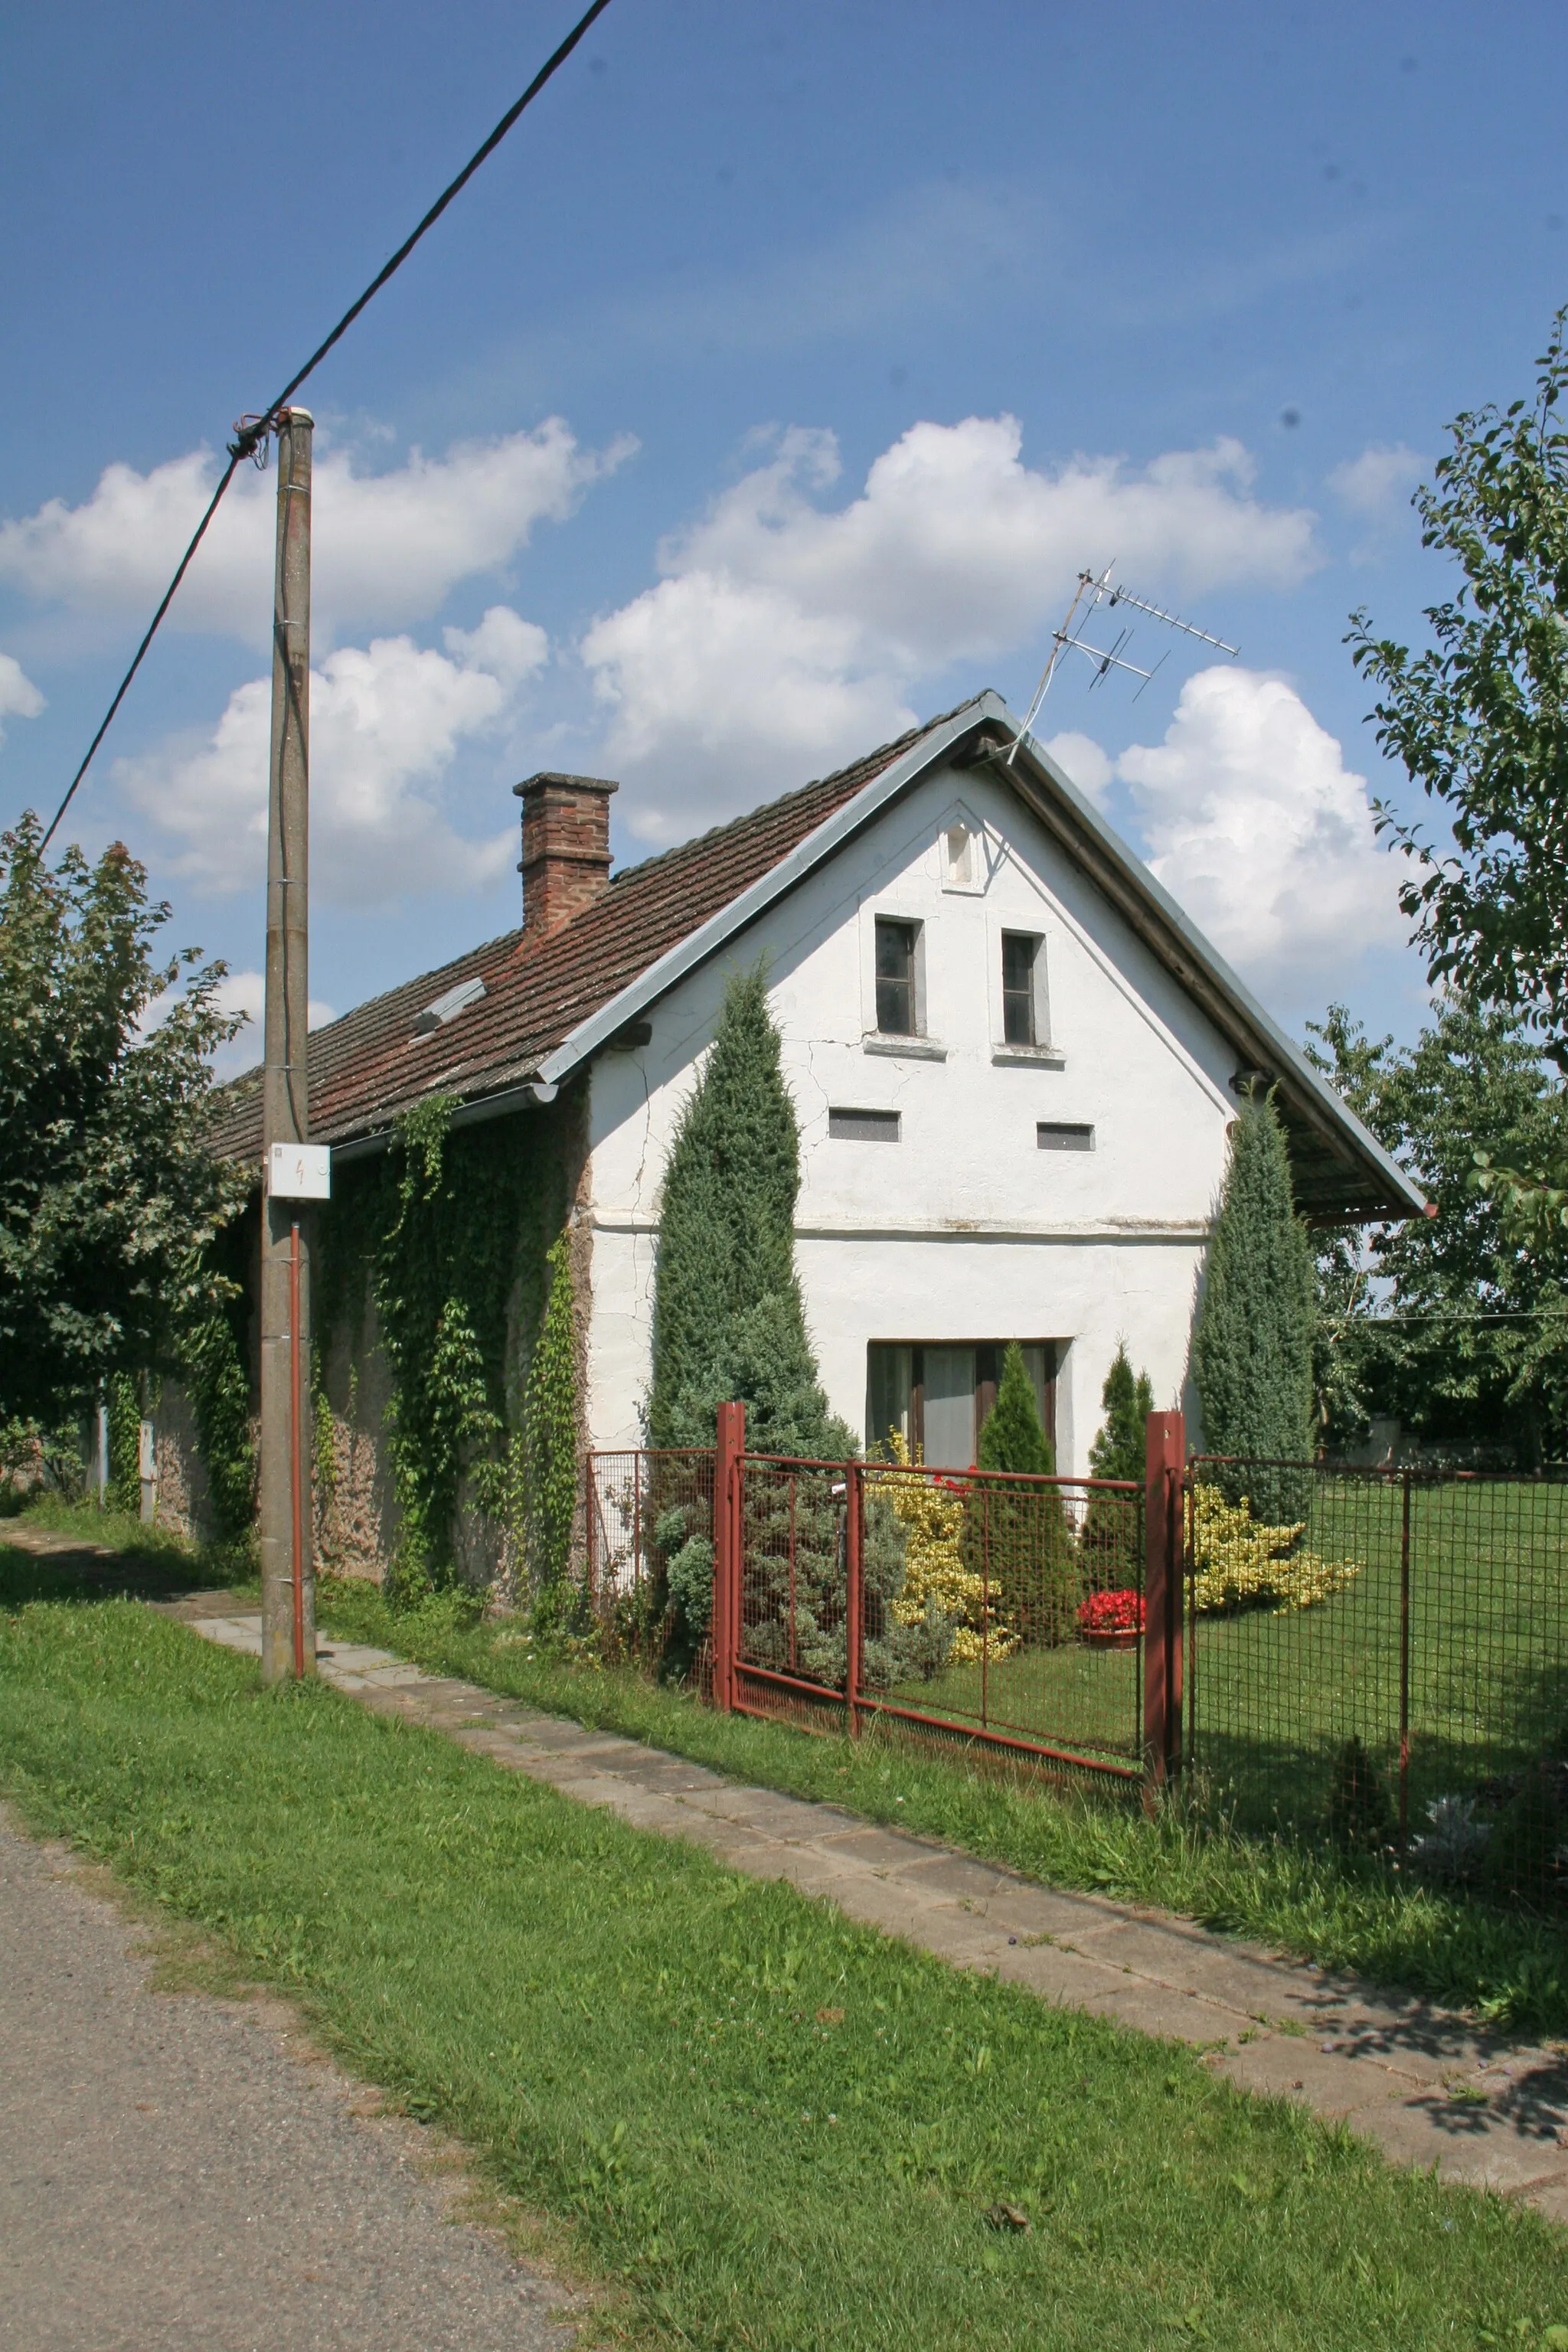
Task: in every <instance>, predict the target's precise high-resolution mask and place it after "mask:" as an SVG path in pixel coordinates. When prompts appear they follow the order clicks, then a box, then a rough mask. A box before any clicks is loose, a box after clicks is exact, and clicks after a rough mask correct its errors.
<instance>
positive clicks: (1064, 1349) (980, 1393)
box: [865, 1337, 1072, 1469]
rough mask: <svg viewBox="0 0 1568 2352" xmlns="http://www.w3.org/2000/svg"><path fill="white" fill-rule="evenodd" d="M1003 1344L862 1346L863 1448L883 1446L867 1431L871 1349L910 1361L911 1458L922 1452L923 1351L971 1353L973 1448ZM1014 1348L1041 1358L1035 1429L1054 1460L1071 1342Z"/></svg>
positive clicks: (876, 1342) (883, 1342)
mask: <svg viewBox="0 0 1568 2352" xmlns="http://www.w3.org/2000/svg"><path fill="white" fill-rule="evenodd" d="M1008 1344H1009V1342H1008V1341H1007V1340H1006V1339H868V1340H867V1342H866V1406H865V1427H866V1432H867V1435H866V1443H867V1444H868V1446H871V1445H885V1444H886V1443H887V1432H886V1430H873V1428H872V1426H871V1423H872V1419H873V1397H874V1395H875V1393H876V1389H877V1382H876V1380H875V1377H874V1373H873V1359H872V1351H873V1349H898V1350H900V1351H901V1352H902V1353H903V1354H904V1355H906V1356H907V1357H908V1358H909V1360H910V1404H909V1433H908V1436H909V1446H910V1457H911V1459H912V1458H913V1455H914V1454H915V1451H916V1449H917V1448H919V1450H920V1451H921V1453H922V1454H923V1453H924V1450H925V1362H924V1358H925V1351H926V1349H928V1348H968V1349H973V1354H974V1359H975V1364H974V1389H973V1400H974V1401H973V1414H974V1439H975V1443H976V1444H978V1443H979V1434H980V1431H981V1430H982V1428H984V1423H985V1416H986V1414H987V1413H988V1412H990V1410H991V1408H992V1406H993V1405H994V1403H995V1402H996V1383H997V1381H999V1379H1000V1378H1001V1373H1002V1358H1003V1356H1004V1354H1005V1351H1006V1349H1007V1347H1008ZM1018 1344H1019V1346H1020V1347H1021V1348H1024V1349H1040V1350H1041V1351H1042V1353H1043V1355H1044V1360H1045V1361H1044V1371H1045V1378H1044V1383H1043V1391H1044V1392H1043V1395H1041V1394H1040V1393H1039V1392H1038V1391H1037V1400H1038V1402H1039V1403H1040V1407H1041V1411H1040V1421H1041V1425H1042V1426H1043V1428H1044V1430H1045V1433H1046V1435H1047V1438H1048V1439H1049V1440H1050V1445H1051V1453H1052V1455H1053V1458H1054V1457H1055V1454H1056V1449H1057V1432H1058V1389H1059V1386H1060V1383H1061V1381H1062V1377H1063V1373H1064V1370H1065V1367H1066V1363H1067V1358H1068V1349H1069V1348H1070V1346H1071V1344H1072V1342H1071V1339H1063V1338H1060V1337H1058V1338H1056V1339H1032V1338H1029V1339H1026V1338H1023V1337H1020V1338H1019V1340H1018ZM935 1466H936V1467H938V1468H939V1469H963V1468H966V1467H967V1466H968V1465H966V1464H963V1463H940V1464H938V1465H935Z"/></svg>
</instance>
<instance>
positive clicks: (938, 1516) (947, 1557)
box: [866, 1430, 1015, 1665]
mask: <svg viewBox="0 0 1568 2352" xmlns="http://www.w3.org/2000/svg"><path fill="white" fill-rule="evenodd" d="M888 1444H889V1453H890V1454H891V1456H892V1466H891V1467H890V1468H889V1469H886V1470H869V1469H868V1472H867V1474H866V1484H867V1486H868V1487H872V1488H875V1489H876V1490H877V1491H878V1492H879V1493H881V1494H885V1495H886V1496H887V1498H888V1501H889V1504H890V1505H891V1507H892V1511H893V1516H894V1517H895V1518H896V1519H897V1520H898V1522H899V1524H900V1527H901V1528H903V1530H904V1586H903V1591H901V1592H900V1594H899V1597H898V1599H897V1600H896V1601H894V1602H893V1610H892V1613H893V1615H894V1617H895V1618H896V1619H897V1620H898V1622H899V1623H900V1625H919V1624H921V1623H922V1622H924V1620H925V1617H926V1613H927V1610H928V1607H929V1606H934V1607H935V1608H936V1609H937V1610H938V1611H940V1612H941V1613H942V1616H944V1617H945V1618H947V1619H948V1620H949V1621H950V1622H951V1623H952V1626H953V1629H954V1630H953V1635H952V1649H951V1651H950V1652H949V1656H950V1658H951V1659H952V1662H953V1664H960V1665H963V1664H973V1663H974V1662H975V1661H976V1660H977V1659H978V1658H979V1657H980V1655H981V1654H982V1651H983V1650H984V1649H985V1648H986V1647H987V1646H988V1647H989V1651H990V1654H991V1656H992V1657H993V1658H1005V1656H1006V1655H1007V1653H1008V1651H1009V1650H1011V1649H1012V1648H1013V1647H1014V1645H1015V1636H1014V1635H1013V1634H1011V1633H1008V1632H1007V1631H1006V1630H1005V1628H1004V1627H1002V1626H999V1625H998V1624H997V1623H996V1617H995V1610H994V1607H993V1608H992V1610H991V1612H990V1617H991V1624H990V1638H989V1643H988V1644H987V1643H986V1641H985V1639H984V1634H985V1630H986V1614H987V1612H986V1605H985V1584H984V1579H983V1578H982V1577H980V1576H978V1575H977V1574H976V1573H975V1571H974V1570H973V1569H971V1568H969V1567H966V1566H965V1564H964V1559H963V1522H964V1508H965V1507H964V1498H963V1493H962V1492H961V1491H958V1490H956V1488H955V1486H952V1485H947V1484H945V1483H943V1481H942V1480H941V1479H938V1478H931V1477H928V1476H927V1475H925V1473H924V1471H923V1470H922V1469H921V1464H920V1459H919V1456H918V1454H917V1455H916V1457H915V1459H914V1460H913V1461H911V1460H910V1449H909V1446H908V1444H907V1443H906V1441H905V1439H904V1437H903V1435H902V1434H901V1433H900V1431H898V1430H894V1431H893V1432H892V1433H891V1435H890V1436H889V1441H888ZM915 1471H919V1472H920V1475H918V1476H914V1475H909V1474H910V1473H911V1472H915ZM900 1472H901V1473H903V1474H904V1475H901V1476H900Z"/></svg>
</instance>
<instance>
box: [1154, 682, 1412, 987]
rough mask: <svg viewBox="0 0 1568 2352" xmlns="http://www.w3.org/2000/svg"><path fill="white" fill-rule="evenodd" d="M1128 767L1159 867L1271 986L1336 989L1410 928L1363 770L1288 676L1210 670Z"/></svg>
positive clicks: (1209, 930)
mask: <svg viewBox="0 0 1568 2352" xmlns="http://www.w3.org/2000/svg"><path fill="white" fill-rule="evenodd" d="M1117 770H1118V773H1119V774H1120V775H1121V776H1122V777H1123V778H1125V780H1126V781H1127V782H1128V783H1130V784H1131V787H1132V792H1133V797H1134V801H1135V803H1136V806H1137V810H1138V814H1139V817H1140V820H1141V823H1142V832H1143V835H1144V839H1145V842H1146V844H1147V846H1148V851H1149V863H1150V865H1151V866H1152V868H1153V871H1154V872H1155V874H1156V875H1158V877H1159V878H1160V880H1161V881H1162V882H1163V884H1164V885H1165V887H1166V888H1167V889H1168V890H1169V891H1170V892H1171V893H1172V895H1173V897H1174V898H1176V899H1177V901H1178V902H1179V904H1180V905H1181V906H1182V907H1183V908H1184V909H1185V911H1186V912H1187V913H1188V914H1189V915H1190V916H1191V917H1192V919H1193V920H1194V922H1195V923H1196V924H1197V925H1198V927H1199V929H1201V930H1203V931H1205V933H1206V934H1207V936H1208V937H1209V938H1210V939H1211V940H1213V941H1214V943H1215V946H1216V947H1217V948H1218V949H1219V950H1220V952H1221V954H1222V955H1224V956H1226V957H1227V958H1228V959H1229V960H1230V961H1232V962H1233V963H1235V964H1236V965H1237V969H1238V970H1239V971H1241V972H1242V973H1243V975H1244V976H1245V977H1246V978H1247V980H1249V981H1252V982H1255V983H1256V984H1258V986H1259V987H1260V988H1263V989H1267V988H1269V987H1274V988H1278V987H1279V986H1280V985H1281V984H1282V983H1283V984H1287V985H1290V986H1298V985H1302V984H1306V983H1309V982H1317V983H1318V985H1319V987H1320V989H1321V992H1324V993H1327V992H1328V991H1329V989H1330V988H1331V986H1332V985H1333V984H1334V982H1335V981H1336V979H1337V976H1338V975H1339V974H1340V973H1341V972H1342V971H1343V969H1344V966H1345V965H1346V963H1347V962H1349V961H1353V960H1354V959H1355V958H1356V957H1358V956H1359V955H1360V954H1361V953H1362V952H1363V951H1364V950H1369V949H1374V948H1382V947H1391V946H1394V945H1396V944H1398V942H1399V941H1400V940H1401V939H1402V938H1403V935H1404V934H1403V929H1402V925H1401V922H1400V919H1399V913H1398V907H1397V901H1396V898H1395V895H1394V893H1395V884H1396V877H1395V875H1394V871H1393V867H1392V865H1391V862H1390V860H1389V859H1388V857H1387V856H1385V855H1384V853H1383V852H1382V851H1381V850H1379V849H1378V847H1377V845H1376V842H1375V839H1374V836H1373V824H1372V812H1371V809H1370V807H1369V805H1368V803H1367V794H1366V782H1365V779H1364V778H1363V777H1361V776H1358V775H1354V774H1352V772H1351V771H1350V770H1348V769H1347V768H1346V766H1345V764H1344V757H1343V754H1342V751H1341V748H1340V745H1339V744H1338V743H1337V742H1336V741H1335V740H1334V738H1333V737H1332V736H1331V735H1330V734H1329V733H1328V732H1327V731H1326V730H1324V729H1323V728H1321V727H1320V726H1319V724H1318V722H1317V720H1316V719H1314V718H1313V717H1312V714H1311V712H1310V710H1309V709H1307V707H1306V704H1305V703H1304V702H1303V701H1302V700H1301V698H1300V696H1299V695H1298V694H1296V693H1295V692H1294V691H1293V690H1292V689H1291V688H1289V686H1287V685H1286V684H1285V682H1284V680H1283V679H1282V678H1278V677H1264V676H1262V675H1260V674H1259V673H1258V671H1256V670H1247V669H1239V668H1236V667H1231V666H1230V665H1228V664H1227V665H1226V666H1225V667H1216V668H1213V669H1205V670H1200V671H1199V672H1198V673H1197V675H1196V676H1195V677H1190V678H1189V679H1188V680H1187V682H1186V684H1185V686H1184V688H1182V695H1181V699H1180V701H1179V702H1178V703H1177V705H1176V710H1175V715H1174V717H1173V719H1172V721H1171V724H1170V726H1169V727H1168V729H1167V730H1166V731H1165V739H1164V741H1163V743H1157V744H1136V745H1134V746H1133V747H1132V749H1131V751H1125V752H1123V754H1122V756H1121V760H1120V761H1118V762H1117Z"/></svg>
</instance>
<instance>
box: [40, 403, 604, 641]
mask: <svg viewBox="0 0 1568 2352" xmlns="http://www.w3.org/2000/svg"><path fill="white" fill-rule="evenodd" d="M634 446H635V445H634V444H633V443H632V442H630V441H627V440H620V441H616V442H615V443H613V444H612V445H611V446H610V447H609V448H608V449H606V450H604V451H601V452H597V453H595V452H594V451H592V450H584V449H582V448H580V447H579V446H578V444H577V441H576V439H575V437H574V435H573V433H572V432H571V430H570V428H569V427H568V425H566V424H565V422H564V421H563V419H562V418H561V417H559V416H552V417H549V418H547V419H546V421H545V422H544V423H543V424H542V425H539V426H538V427H537V428H536V429H535V430H534V431H533V432H531V433H511V434H508V435H506V436H504V437H502V438H501V439H499V440H492V441H468V442H459V443H458V444H457V445H456V446H454V447H453V448H451V449H449V450H448V451H447V455H446V456H445V457H425V456H423V455H422V453H421V452H420V451H418V450H415V451H413V452H412V453H411V455H410V456H409V458H408V460H407V462H406V464H405V465H403V466H401V467H395V468H394V469H393V470H392V471H391V472H388V473H381V474H364V473H360V472H358V471H356V469H355V464H354V458H353V453H352V452H350V451H348V450H335V449H331V448H330V447H328V448H323V449H321V450H320V451H319V452H318V453H317V457H316V464H315V469H314V480H313V484H312V495H311V502H312V506H313V509H314V517H315V530H314V538H313V545H312V550H311V553H312V561H313V574H314V576H313V578H312V582H311V602H312V621H313V624H314V625H315V629H316V632H317V634H318V635H319V636H320V637H321V640H322V641H323V642H329V641H330V640H331V636H332V635H334V633H335V632H336V631H338V630H339V629H342V628H345V627H350V626H360V627H363V626H384V627H399V626H402V625H405V624H406V623H408V622H411V621H416V620H419V619H423V618H424V617H426V615H427V614H432V613H434V612H436V611H437V609H438V607H439V606H440V605H441V604H442V603H443V601H444V600H445V598H446V597H447V594H448V593H449V592H450V591H451V589H452V588H453V587H455V586H456V584H457V583H458V581H460V580H464V579H467V578H468V577H469V576H470V575H472V574H473V573H476V572H494V571H497V570H499V569H500V567H501V566H503V565H504V564H506V563H508V562H510V561H511V559H512V558H513V556H515V555H516V554H517V552H518V551H519V550H520V549H521V548H522V547H524V546H525V545H526V544H527V542H528V539H529V536H530V533H531V531H532V530H533V528H534V526H535V524H536V523H539V522H541V521H544V520H551V521H554V522H561V521H563V520H565V519H566V517H567V516H568V515H570V514H571V513H572V511H573V509H574V508H575V507H576V505H577V504H578V502H579V500H580V499H581V498H582V497H583V494H584V491H585V490H586V489H587V488H589V487H590V485H591V484H593V483H594V482H595V481H597V480H600V479H601V478H603V477H604V476H605V474H607V473H609V472H611V471H613V469H614V468H615V467H616V466H618V465H619V464H620V463H621V462H622V460H623V459H624V458H625V457H626V456H627V455H628V454H629V453H630V451H631V449H632V448H633V447H634ZM217 470H218V461H217V459H216V457H213V455H212V454H211V452H210V451H207V450H193V451H191V452H190V453H189V454H188V455H186V456H185V457H174V458H171V459H170V460H169V462H168V463H167V464H166V465H163V466H156V467H153V470H152V471H151V472H150V473H146V474H139V473H138V472H137V471H136V470H135V468H134V467H131V466H125V465H113V466H109V467H105V469H104V471H103V473H102V474H101V476H100V478H99V482H98V486H97V488H95V489H94V491H93V493H92V495H91V497H90V498H89V499H84V500H83V501H82V503H81V504H80V505H79V506H75V507H72V506H68V505H67V504H66V503H65V501H64V500H63V499H49V500H47V503H46V504H45V505H43V506H41V507H40V508H39V509H38V510H37V513H36V514H32V515H27V516H25V517H23V518H21V519H20V520H12V521H9V522H5V523H4V524H0V582H5V583H8V584H9V585H11V586H12V587H15V588H17V589H19V590H21V591H22V592H23V593H25V594H26V595H28V596H31V597H32V598H34V599H35V600H37V602H39V603H44V604H61V605H64V606H66V607H67V608H68V609H69V610H71V611H73V612H79V613H83V614H98V615H102V616H106V617H108V618H110V619H123V618H130V617H134V618H137V619H141V618H142V617H143V616H144V615H145V614H146V613H147V612H148V610H149V609H150V608H151V607H152V605H153V604H155V603H156V601H157V599H158V597H159V596H160V595H161V594H162V593H163V589H164V587H165V586H166V584H167V583H168V579H169V576H170V574H171V572H173V571H174V565H175V564H176V563H177V562H178V561H179V558H180V555H181V554H182V552H183V551H184V547H185V543H186V541H188V540H189V538H190V536H191V533H192V531H193V530H195V526H196V523H197V522H198V520H200V517H201V513H202V509H203V508H204V507H205V504H206V502H207V500H208V499H209V498H210V497H211V496H212V492H213V486H214V484H215V482H216V478H217ZM276 504H277V492H276V488H275V485H274V483H273V480H272V478H271V476H270V474H258V473H257V471H256V470H255V468H254V467H250V466H245V467H241V468H240V470H239V472H238V473H237V475H236V477H235V478H234V481H233V483H232V484H231V485H230V488H229V490H228V494H227V496H226V499H224V502H223V505H222V506H221V507H220V508H219V509H218V511H217V514H216V518H215V520H214V521H213V524H212V528H211V530H209V531H208V533H207V536H206V538H205V540H204V541H203V543H202V546H201V549H200V551H198V553H197V555H196V558H195V562H193V564H192V566H191V570H190V572H189V575H188V576H187V578H186V581H185V583H184V586H183V587H182V589H181V592H180V594H179V595H178V596H177V597H176V598H175V600H174V605H173V607H172V608H171V612H170V616H169V617H170V621H171V622H172V623H173V624H174V625H175V626H177V627H181V628H187V629H207V630H217V631H221V632H224V633H226V634H228V635H238V636H241V637H246V638H250V639H257V640H264V639H265V638H266V637H267V636H268V633H269V631H270V627H271V597H272V562H273V534H274V527H275V511H276Z"/></svg>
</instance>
